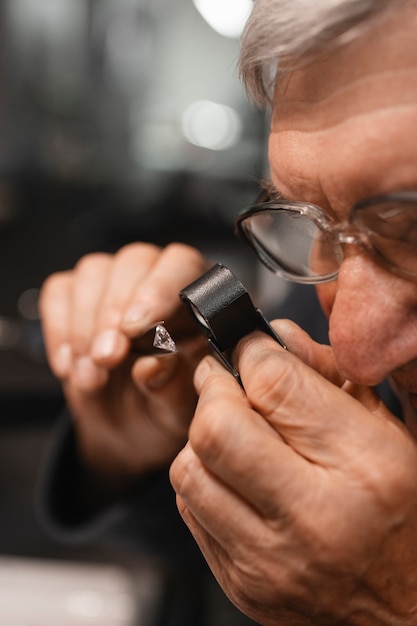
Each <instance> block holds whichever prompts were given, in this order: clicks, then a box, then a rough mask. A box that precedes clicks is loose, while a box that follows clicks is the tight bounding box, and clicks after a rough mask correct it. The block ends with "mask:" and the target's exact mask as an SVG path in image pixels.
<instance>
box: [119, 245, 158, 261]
mask: <svg viewBox="0 0 417 626" xmlns="http://www.w3.org/2000/svg"><path fill="white" fill-rule="evenodd" d="M159 252H160V248H158V246H156V245H154V244H152V243H128V244H126V245H125V246H123V247H122V248H120V250H118V251H117V252H116V254H115V259H117V260H118V261H119V260H121V261H129V260H131V259H132V260H137V259H138V258H140V257H148V256H152V257H153V256H154V255H156V254H158V253H159Z"/></svg>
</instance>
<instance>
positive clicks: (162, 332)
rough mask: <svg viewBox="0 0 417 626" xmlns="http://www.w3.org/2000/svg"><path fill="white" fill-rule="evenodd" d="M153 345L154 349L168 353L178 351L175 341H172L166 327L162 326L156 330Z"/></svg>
mask: <svg viewBox="0 0 417 626" xmlns="http://www.w3.org/2000/svg"><path fill="white" fill-rule="evenodd" d="M153 345H154V348H158V349H159V350H166V351H167V352H175V350H176V346H175V341H174V340H173V339H172V337H171V335H170V334H169V332H168V331H167V329H166V328H165V326H161V325H160V324H158V326H156V328H155V337H154V339H153Z"/></svg>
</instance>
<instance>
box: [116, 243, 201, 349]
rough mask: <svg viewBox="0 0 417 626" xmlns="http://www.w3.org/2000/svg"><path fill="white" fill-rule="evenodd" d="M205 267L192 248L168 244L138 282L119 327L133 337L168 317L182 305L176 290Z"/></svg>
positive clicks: (198, 254) (199, 255) (199, 256)
mask: <svg viewBox="0 0 417 626" xmlns="http://www.w3.org/2000/svg"><path fill="white" fill-rule="evenodd" d="M207 268H208V262H207V260H206V259H204V257H202V256H201V254H200V253H199V252H197V251H196V250H195V249H194V248H191V247H189V246H186V245H184V244H171V245H170V246H167V248H165V249H164V250H163V252H162V253H161V255H160V258H159V259H158V262H157V263H155V264H154V266H153V268H152V269H151V271H150V272H149V273H148V274H147V276H146V277H145V278H144V279H143V280H141V281H140V283H139V284H138V285H137V287H136V289H135V292H134V294H133V296H132V300H131V302H130V303H129V307H128V308H127V310H126V311H125V314H124V318H123V321H122V325H121V328H122V330H123V331H125V332H126V333H127V334H128V335H129V336H132V337H134V336H136V335H138V334H140V333H141V332H143V331H144V330H145V329H147V328H149V327H150V326H151V325H152V324H154V323H156V322H158V321H160V320H165V321H167V320H169V319H170V318H171V317H172V316H173V315H174V313H175V312H176V311H178V310H179V308H180V306H181V303H180V299H179V291H180V290H181V289H182V288H183V287H185V286H186V285H187V284H188V283H189V282H191V281H192V280H194V279H195V278H197V277H198V276H199V275H200V274H201V273H203V272H204V271H205V270H206V269H207Z"/></svg>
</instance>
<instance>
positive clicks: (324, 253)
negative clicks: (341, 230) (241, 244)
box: [242, 209, 342, 282]
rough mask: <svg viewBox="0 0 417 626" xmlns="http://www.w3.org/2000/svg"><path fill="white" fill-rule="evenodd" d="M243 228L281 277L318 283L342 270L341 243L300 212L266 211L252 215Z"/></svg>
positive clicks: (267, 263) (259, 252) (265, 261)
mask: <svg viewBox="0 0 417 626" xmlns="http://www.w3.org/2000/svg"><path fill="white" fill-rule="evenodd" d="M242 226H243V228H244V230H245V233H246V235H247V236H248V237H249V239H250V240H251V242H252V245H253V246H254V248H255V249H256V251H257V252H258V254H259V256H260V257H261V259H262V260H263V261H264V263H265V264H266V265H267V266H268V267H269V268H270V269H272V270H273V271H274V272H276V273H277V274H280V275H282V276H285V277H287V278H291V279H293V280H299V281H300V282H316V281H317V278H320V280H330V279H331V278H333V277H334V275H335V273H336V272H337V270H338V268H339V265H340V261H341V257H342V253H341V248H340V246H339V244H338V242H337V240H336V239H335V238H334V237H333V236H332V234H331V232H326V231H325V230H323V229H321V228H320V227H319V226H318V225H317V224H316V223H315V222H314V221H313V220H312V219H310V217H307V216H306V215H304V214H302V213H300V212H297V211H289V210H286V209H271V210H265V211H262V212H259V213H255V214H253V215H251V216H248V217H247V218H246V219H245V220H244V222H243V225H242Z"/></svg>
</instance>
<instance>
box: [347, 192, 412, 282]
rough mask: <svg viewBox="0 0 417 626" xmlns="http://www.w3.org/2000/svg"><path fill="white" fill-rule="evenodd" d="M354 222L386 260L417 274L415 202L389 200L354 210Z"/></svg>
mask: <svg viewBox="0 0 417 626" xmlns="http://www.w3.org/2000/svg"><path fill="white" fill-rule="evenodd" d="M351 223H352V225H353V226H355V227H356V228H358V229H359V230H361V231H362V232H363V233H365V235H366V237H367V240H368V242H369V244H370V246H371V247H372V249H373V250H374V251H375V253H376V254H377V255H378V256H379V257H381V258H382V259H383V261H384V262H385V264H387V265H388V266H390V267H392V268H393V269H396V270H398V271H400V272H401V273H404V274H406V275H407V274H408V275H410V276H414V277H415V276H417V202H415V201H405V200H401V201H399V200H392V201H387V202H380V203H377V204H369V205H367V206H366V205H365V206H364V207H363V208H361V209H358V210H354V211H353V213H352V216H351Z"/></svg>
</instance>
